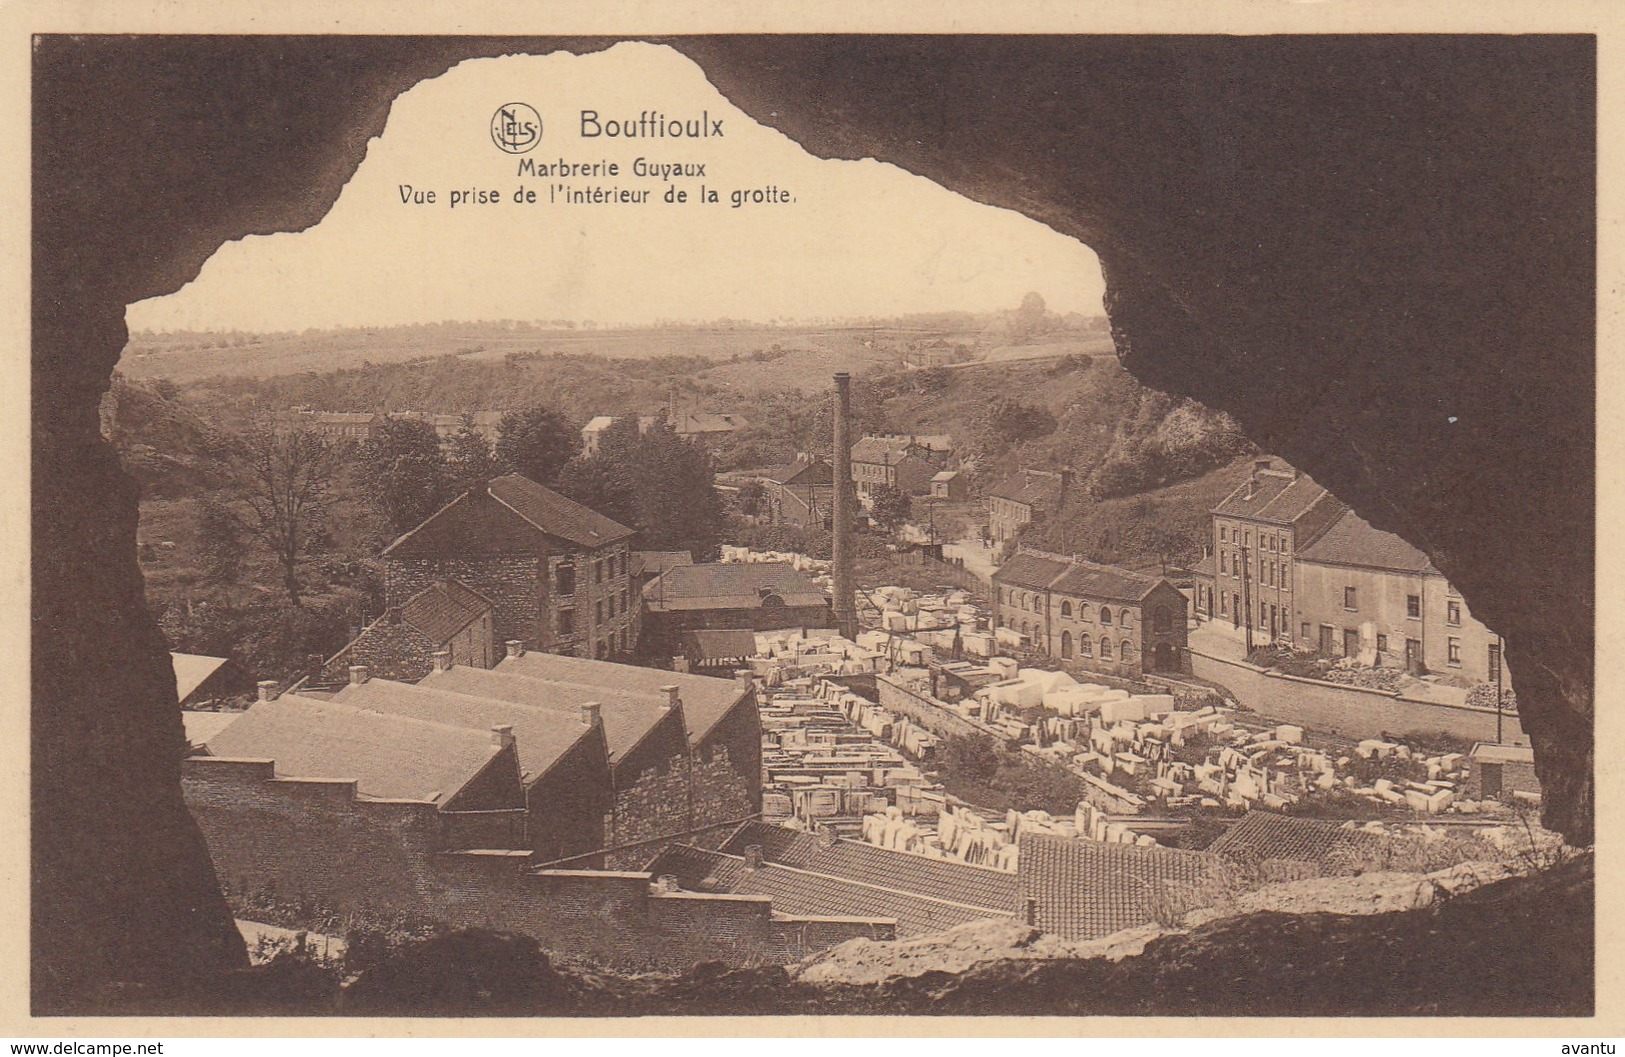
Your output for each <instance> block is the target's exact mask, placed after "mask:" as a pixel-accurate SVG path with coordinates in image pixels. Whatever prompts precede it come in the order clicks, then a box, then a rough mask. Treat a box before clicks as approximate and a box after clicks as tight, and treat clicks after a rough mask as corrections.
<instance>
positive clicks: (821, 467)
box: [745, 459, 834, 484]
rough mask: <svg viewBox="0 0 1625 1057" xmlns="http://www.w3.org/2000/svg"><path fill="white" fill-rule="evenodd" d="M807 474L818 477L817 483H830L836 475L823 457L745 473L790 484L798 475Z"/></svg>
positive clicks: (797, 460) (765, 479)
mask: <svg viewBox="0 0 1625 1057" xmlns="http://www.w3.org/2000/svg"><path fill="white" fill-rule="evenodd" d="M803 474H807V475H808V476H811V477H816V478H818V480H817V481H815V482H813V483H815V484H828V483H829V482H830V480H831V479H832V478H833V476H834V471H833V468H832V467H831V466H830V464H829V463H828V462H826V461H825V460H823V459H796V460H795V461H793V462H787V463H784V464H783V465H781V466H769V467H766V468H765V469H761V470H755V471H752V472H751V473H749V474H747V475H745V476H749V477H756V478H760V479H761V480H764V481H774V482H777V483H778V484H789V483H790V482H791V481H794V480H795V479H796V478H797V477H800V476H802V475H803Z"/></svg>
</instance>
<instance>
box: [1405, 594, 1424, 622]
mask: <svg viewBox="0 0 1625 1057" xmlns="http://www.w3.org/2000/svg"><path fill="white" fill-rule="evenodd" d="M1405 615H1406V616H1408V617H1410V618H1412V619H1416V618H1418V617H1420V616H1421V615H1422V596H1421V595H1406V596H1405Z"/></svg>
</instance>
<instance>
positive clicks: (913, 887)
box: [722, 822, 1018, 916]
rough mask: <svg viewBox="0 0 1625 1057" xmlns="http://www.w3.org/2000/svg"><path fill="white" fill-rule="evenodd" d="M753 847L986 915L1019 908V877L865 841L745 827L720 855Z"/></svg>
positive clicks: (792, 862) (802, 865) (799, 864)
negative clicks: (829, 839)
mask: <svg viewBox="0 0 1625 1057" xmlns="http://www.w3.org/2000/svg"><path fill="white" fill-rule="evenodd" d="M753 844H754V845H760V846H761V849H762V859H763V860H764V861H767V862H773V863H778V864H780V865H782V866H793V867H796V868H798V869H803V870H811V871H813V872H815V873H820V874H828V875H830V876H832V877H840V878H844V879H846V880H849V881H861V882H864V883H866V884H872V885H879V886H880V887H882V888H889V889H896V890H897V891H900V892H909V893H913V894H914V895H918V896H925V897H928V898H931V899H939V900H944V901H947V902H951V903H957V904H963V905H966V906H974V907H981V908H983V909H985V910H986V911H987V912H988V916H997V915H1000V914H1013V913H1015V911H1016V908H1017V906H1018V904H1017V899H1016V877H1015V875H1014V874H1010V873H1005V872H1004V871H1002V870H992V869H989V868H987V867H985V866H972V865H970V864H969V863H961V862H954V861H953V860H950V859H929V858H926V857H925V856H923V855H911V854H909V853H908V852H900V851H892V850H891V849H889V848H880V847H876V846H875V845H873V844H868V843H866V842H864V841H856V840H846V839H836V840H834V841H824V840H821V839H820V838H819V837H817V836H816V835H814V834H810V833H803V832H800V831H798V830H792V829H786V828H785V827H783V826H774V825H769V824H768V823H765V822H747V823H745V825H743V826H741V827H740V828H739V830H738V831H737V832H735V833H734V835H733V836H731V837H729V838H728V840H727V842H726V843H725V844H723V846H722V851H724V852H727V853H730V854H733V855H743V854H744V851H745V849H746V848H747V847H749V846H751V845H753Z"/></svg>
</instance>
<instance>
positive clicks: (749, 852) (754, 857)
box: [745, 844, 762, 870]
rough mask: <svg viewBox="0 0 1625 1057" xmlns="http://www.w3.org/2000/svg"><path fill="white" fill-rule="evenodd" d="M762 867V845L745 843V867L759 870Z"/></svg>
mask: <svg viewBox="0 0 1625 1057" xmlns="http://www.w3.org/2000/svg"><path fill="white" fill-rule="evenodd" d="M761 868H762V846H761V845H760V844H747V845H745V869H747V870H760V869H761Z"/></svg>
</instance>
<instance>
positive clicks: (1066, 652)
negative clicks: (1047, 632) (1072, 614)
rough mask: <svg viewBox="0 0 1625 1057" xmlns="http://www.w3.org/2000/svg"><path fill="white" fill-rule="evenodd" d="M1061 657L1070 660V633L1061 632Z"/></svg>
mask: <svg viewBox="0 0 1625 1057" xmlns="http://www.w3.org/2000/svg"><path fill="white" fill-rule="evenodd" d="M1061 657H1062V658H1063V659H1065V660H1071V659H1072V633H1071V632H1070V631H1063V632H1061Z"/></svg>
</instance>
